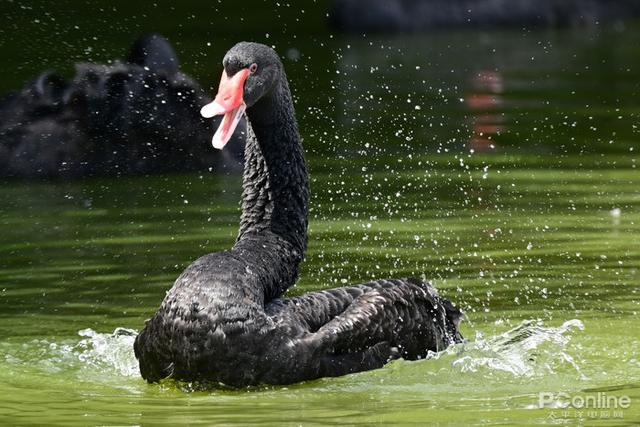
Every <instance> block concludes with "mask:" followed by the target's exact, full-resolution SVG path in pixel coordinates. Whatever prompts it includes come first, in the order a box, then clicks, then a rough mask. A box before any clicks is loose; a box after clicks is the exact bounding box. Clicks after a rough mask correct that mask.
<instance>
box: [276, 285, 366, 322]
mask: <svg viewBox="0 0 640 427" xmlns="http://www.w3.org/2000/svg"><path fill="white" fill-rule="evenodd" d="M368 290H369V288H368V287H367V285H360V286H349V287H344V288H335V289H329V290H326V291H317V292H309V293H306V294H304V295H301V296H297V297H293V298H286V299H279V298H278V299H275V300H273V301H272V302H270V303H269V304H267V306H266V307H265V310H266V312H267V314H268V315H270V316H272V317H274V318H276V319H278V320H281V321H286V322H291V323H296V324H300V325H302V326H306V327H307V328H308V330H309V331H310V332H316V331H317V330H318V329H320V328H321V327H322V326H324V325H325V324H327V323H328V322H330V321H331V320H332V319H333V318H335V317H336V316H338V315H339V314H340V313H342V312H344V311H345V310H346V309H347V307H349V305H350V304H351V303H352V302H353V301H354V300H355V299H356V298H358V297H359V296H361V295H363V294H364V293H366V292H367V291H368Z"/></svg>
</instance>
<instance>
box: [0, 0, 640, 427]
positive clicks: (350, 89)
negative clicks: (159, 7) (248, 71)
mask: <svg viewBox="0 0 640 427" xmlns="http://www.w3.org/2000/svg"><path fill="white" fill-rule="evenodd" d="M89 5H90V4H89ZM85 7H87V6H86V5H85ZM316 8H317V7H316ZM14 9H15V10H13V12H12V13H13V18H14V21H18V22H22V23H23V24H24V25H27V29H29V28H31V27H29V26H28V22H30V21H29V19H31V18H32V16H31V15H29V14H28V13H27V12H19V11H18V8H14ZM287 10H288V9H287ZM85 12H86V14H87V15H86V16H88V17H86V18H84V19H86V20H87V22H84V23H82V25H85V26H86V25H88V24H90V23H91V22H92V21H91V19H93V18H91V16H92V15H91V14H90V13H89V12H87V11H85ZM311 12H313V10H311ZM311 12H310V11H307V12H306V13H307V15H308V14H310V13H311ZM52 13H53V16H54V17H55V18H56V19H57V21H56V22H58V23H57V24H56V25H57V27H55V28H62V27H64V28H66V27H65V25H66V24H65V22H66V21H64V19H69V17H66V18H65V16H66V15H64V14H61V13H59V12H56V11H53V12H52ZM225 13H230V12H225ZM98 15H99V16H102V15H100V14H98V13H97V12H96V16H98ZM294 15H295V14H294ZM180 16H181V15H180ZM229 16H231V15H229ZM292 16H293V15H292ZM295 16H297V15H295ZM153 18H154V15H153V14H151V13H150V14H149V15H148V16H146V17H145V18H144V19H142V18H140V20H139V21H137V22H136V23H132V22H130V21H123V22H124V23H121V24H120V25H121V26H122V28H121V29H122V30H123V31H121V32H119V33H116V34H113V35H112V36H110V37H109V36H106V35H104V34H106V33H107V30H106V29H105V28H106V27H104V25H103V26H102V27H101V26H100V25H98V26H97V29H96V33H97V34H100V35H101V36H100V38H99V39H98V40H97V41H95V43H93V45H94V52H96V51H97V52H99V54H98V55H97V57H95V58H93V59H96V60H103V59H106V58H108V57H112V56H113V55H114V54H116V53H117V52H118V50H117V49H116V48H115V47H114V46H116V45H117V43H120V44H121V45H122V44H126V43H127V40H121V39H128V38H130V37H124V35H129V34H133V33H134V32H135V31H140V30H143V29H148V28H149V27H152V20H153ZM101 19H102V18H101ZM104 19H107V20H108V19H110V18H109V17H108V16H107V17H106V18H104ZM177 19H178V18H177ZM233 19H236V18H233V17H231V18H229V20H230V21H233ZM290 19H291V21H290V22H295V19H294V18H290ZM21 20H22V21H21ZM178 20H179V21H180V22H181V24H180V28H179V29H177V30H175V31H174V32H173V33H172V32H171V31H170V29H171V28H173V27H171V25H169V24H167V23H166V22H165V23H164V24H163V25H162V26H161V27H162V28H161V29H164V30H165V32H169V35H170V36H173V38H174V39H179V40H180V41H181V43H180V46H181V48H180V49H178V50H181V53H182V52H183V51H184V52H185V53H184V54H183V55H181V56H182V58H183V63H184V66H185V68H186V69H187V70H188V71H189V72H193V73H195V74H196V75H197V76H198V78H200V79H210V80H211V81H212V82H213V81H214V80H216V79H217V77H218V74H219V70H218V69H217V67H218V66H217V65H216V64H218V63H219V58H220V56H221V54H222V53H223V52H224V50H225V49H226V47H228V46H229V45H230V44H231V43H232V42H233V41H235V40H236V39H238V38H247V37H248V36H247V34H251V35H252V38H254V39H256V40H259V41H265V39H266V35H265V34H264V33H265V32H268V31H272V32H271V33H270V36H269V40H271V41H272V42H273V43H274V44H276V47H277V48H278V49H279V50H280V51H282V52H287V50H288V49H289V48H295V49H297V51H298V53H299V54H300V59H299V60H298V61H293V60H290V59H286V60H285V66H286V67H287V70H288V74H289V77H290V80H291V82H292V88H293V90H294V94H295V98H296V107H297V112H298V118H299V120H300V125H301V131H302V134H303V137H304V145H305V149H306V152H307V160H308V162H309V166H310V171H311V175H312V192H313V198H312V212H311V223H310V227H309V235H310V240H309V251H308V253H307V258H306V261H305V263H304V265H303V270H302V273H301V278H300V281H299V283H298V284H297V285H296V286H295V287H294V288H292V289H291V291H290V294H291V295H295V294H299V293H303V292H306V291H309V290H314V289H322V288H328V287H334V286H341V285H344V284H350V283H358V282H362V281H366V280H369V279H372V278H383V277H389V276H408V275H418V276H421V275H424V276H425V277H426V278H428V279H431V280H433V282H434V283H435V285H436V286H437V287H438V288H439V289H440V290H441V293H442V294H443V295H445V296H446V297H447V298H450V299H451V300H453V301H455V302H456V303H457V304H458V305H459V306H461V307H462V308H463V309H464V310H465V312H466V315H467V317H466V320H465V323H464V325H463V334H464V335H465V337H466V338H467V342H466V343H464V344H462V345H460V346H457V347H454V348H451V349H449V350H448V351H446V352H444V353H441V354H438V355H434V357H432V358H430V359H429V360H424V361H419V362H405V361H395V362H393V363H391V364H389V365H388V366H387V367H385V368H384V369H380V370H377V371H373V372H366V373H361V374H356V375H350V376H346V377H342V378H332V379H322V380H318V381H313V382H309V383H304V384H296V385H292V386H289V387H264V388H258V389H251V390H240V391H228V390H215V391H211V390H196V389H194V388H193V387H192V386H191V385H188V384H175V383H171V382H167V383H163V384H161V385H148V384H146V383H145V382H144V381H143V380H141V379H140V378H139V376H138V372H137V366H136V362H135V358H134V356H133V351H132V348H131V342H132V340H133V337H132V336H129V335H127V334H126V333H124V334H123V333H117V334H115V335H112V332H113V331H114V330H115V329H116V328H127V329H133V330H138V329H139V328H140V327H141V325H142V324H143V321H144V319H146V318H148V317H149V316H150V315H151V314H152V313H153V312H154V310H155V309H156V308H157V306H158V305H159V303H160V301H161V300H162V298H163V296H164V292H165V291H166V290H167V289H168V288H169V287H170V286H171V283H172V282H173V280H174V279H175V277H177V275H178V274H179V273H180V272H181V270H182V269H183V268H184V267H186V265H188V264H189V262H191V261H192V260H194V259H195V258H197V257H198V256H200V255H202V254H204V253H206V252H210V251H216V250H220V249H224V248H228V247H229V246H230V245H231V244H232V243H233V240H234V237H235V233H236V230H237V222H238V217H239V206H238V201H239V198H240V184H241V183H240V179H239V178H238V177H221V176H218V175H216V174H212V173H202V174H177V175H169V176H153V177H132V178H102V179H90V180H83V181H77V182H59V183H18V182H6V183H2V185H1V186H0V424H2V425H24V424H36V425H43V424H51V425H54V424H56V425H140V424H150V425H154V424H165V425H177V424H191V425H195V424H205V425H211V424H227V425H229V424H236V423H237V424H243V425H246V424H271V425H299V424H304V425H314V424H324V425H326V424H334V423H344V424H349V425H369V424H382V425H387V424H394V423H395V424H411V423H415V424H424V423H427V422H430V423H436V424H441V425H449V424H452V425H455V424H460V425H470V424H487V423H495V424H502V425H515V424H536V423H548V424H588V425H591V424H596V425H626V424H629V423H632V422H639V421H640V356H639V350H640V332H639V330H640V329H639V328H638V322H637V320H636V319H637V314H638V310H640V273H639V271H638V269H639V268H640V244H639V241H640V173H639V171H638V151H639V150H640V147H638V144H637V141H638V139H639V138H640V136H639V135H638V133H639V132H640V129H639V126H640V120H639V116H638V113H639V112H640V109H639V108H638V99H639V98H638V92H639V83H638V82H640V62H638V60H637V58H638V57H639V55H640V43H638V39H640V27H637V26H633V25H631V26H629V27H628V28H627V29H626V30H625V31H620V29H619V28H618V29H615V28H609V29H606V28H604V29H602V30H597V31H596V30H590V31H587V30H579V31H557V32H544V31H537V32H535V31H533V32H530V31H525V32H523V31H497V32H484V33H471V32H459V33H442V32H441V33H435V34H430V35H425V36H403V37H394V38H391V39H389V38H384V37H373V36H352V37H343V36H331V35H330V34H326V33H322V32H317V31H316V30H317V25H316V27H313V26H310V27H309V28H311V29H309V28H306V27H304V26H303V24H305V22H307V21H304V20H302V21H301V22H302V23H299V24H297V25H298V27H295V26H293V25H292V27H291V28H289V29H288V30H286V31H285V30H282V31H280V32H279V31H278V30H277V29H275V30H274V29H267V31H264V32H260V31H257V30H256V31H254V33H246V34H245V33H243V35H242V36H232V35H229V34H226V35H225V36H216V37H217V38H215V40H221V41H218V42H214V43H213V45H214V46H213V47H211V50H208V48H207V47H206V43H205V42H203V40H202V39H201V38H199V37H198V30H199V29H200V28H204V23H203V18H200V19H193V20H189V19H187V18H184V19H183V18H179V19H178ZM249 21H251V20H249ZM96 22H97V23H98V24H99V23H100V22H102V21H101V20H98V19H97V18H96ZM140 22H141V23H140ZM234 22H235V21H234ZM251 22H253V21H251ZM314 22H315V21H314ZM51 25H53V24H51ZM252 25H253V24H252ZM255 25H257V24H255ZM294 27H295V28H294ZM49 28H51V27H49ZM251 28H256V27H255V26H254V27H251ZM296 28H298V30H296ZM45 29H46V27H45ZM125 30H126V31H129V32H128V33H126V31H125ZM203 31H204V30H203ZM211 31H213V32H211ZM211 31H209V32H208V33H207V34H209V35H210V34H216V31H217V30H211ZM314 31H316V32H314ZM124 33H126V34H124ZM35 34H36V36H37V37H41V40H42V43H45V41H44V40H45V38H44V37H45V35H44V31H43V33H42V35H39V34H41V33H39V32H36V33H35ZM5 35H7V39H6V40H8V41H7V42H6V45H7V48H8V52H9V56H8V60H9V61H13V62H14V63H16V64H18V63H20V64H21V65H20V66H16V68H13V69H11V68H3V70H2V75H3V76H4V77H5V79H4V80H3V82H2V85H3V87H5V86H6V88H10V87H17V86H19V85H20V84H21V82H22V81H23V80H24V79H25V78H26V77H27V76H28V75H29V73H28V71H29V70H31V73H35V72H37V71H38V70H40V69H41V68H43V66H42V64H39V63H38V62H37V59H36V58H37V53H38V52H39V51H38V49H36V48H37V44H38V43H36V42H34V41H33V40H31V41H27V38H26V37H22V38H19V37H18V36H16V35H15V34H12V35H10V36H9V35H8V34H5ZM293 35H295V36H296V37H292V36H293ZM50 36H51V35H50ZM51 37H54V41H55V37H67V38H69V36H68V35H66V36H65V35H64V34H63V35H62V36H60V35H53V36H51ZM35 40H39V39H37V38H36V39H35ZM47 40H49V39H47ZM212 40H214V39H212ZM46 43H50V44H52V45H53V44H54V42H53V41H48V42H46ZM45 45H46V44H45ZM100 46H101V47H100ZM27 47H28V49H27ZM83 48H84V47H83V43H82V42H77V43H75V44H73V43H72V44H71V45H70V47H69V46H67V47H57V48H56V49H58V50H56V49H53V50H51V49H45V51H44V53H42V55H44V58H45V59H44V61H45V62H46V58H50V57H54V56H56V55H57V56H60V55H61V54H63V53H64V54H66V55H67V56H68V57H69V58H73V59H79V58H78V57H79V56H82V55H81V52H82V49H83ZM65 49H66V50H65ZM11 52H13V53H11ZM16 52H20V53H19V54H18V53H16ZM114 52H115V53H114ZM290 54H291V56H292V57H295V56H296V55H295V52H290ZM21 58H22V62H21ZM24 58H27V59H28V60H26V61H25V60H24ZM61 67H62V66H61ZM212 70H213V71H212ZM487 70H490V71H498V72H499V77H498V79H499V81H500V86H502V88H501V89H495V88H494V89H491V90H488V89H487V88H486V85H485V86H482V83H480V84H479V83H477V79H474V76H476V75H477V74H478V73H479V72H482V71H487ZM204 81H208V80H204ZM474 82H475V83H474ZM478 85H479V86H478ZM487 92H490V94H491V95H492V96H495V97H497V98H499V100H498V103H497V104H496V105H494V106H489V107H486V108H480V109H474V108H473V107H470V106H469V102H468V99H470V98H471V97H472V96H473V94H483V93H485V94H486V93H487ZM416 107H417V108H416ZM487 115H489V116H490V117H489V118H488V119H487V118H486V117H485V118H483V117H482V116H487ZM487 120H488V121H489V122H499V124H500V127H502V130H501V132H499V134H491V135H489V137H490V140H491V141H490V142H491V143H493V145H494V147H493V148H491V147H488V146H487V145H486V144H485V145H483V144H482V143H481V144H476V145H474V144H471V143H470V142H469V140H470V137H471V135H473V134H474V133H476V134H477V130H474V123H478V122H483V121H484V122H486V121H487ZM481 136H486V135H481ZM485 142H486V141H485ZM540 393H553V394H554V396H553V397H552V398H551V399H549V400H548V401H545V406H544V407H542V408H541V407H540V405H539V403H540ZM558 393H564V394H558ZM603 394H604V395H606V396H609V397H614V398H622V397H628V398H629V399H630V406H629V407H628V408H623V409H619V410H616V409H614V408H613V407H612V406H610V407H609V408H603V407H602V405H601V407H600V408H597V409H593V408H588V409H584V410H579V409H576V408H571V407H570V408H566V409H563V408H562V406H564V405H565V404H566V403H567V402H569V401H570V400H571V399H574V400H575V398H576V397H578V398H587V397H589V396H591V397H592V398H594V397H597V396H599V395H600V396H601V395H603Z"/></svg>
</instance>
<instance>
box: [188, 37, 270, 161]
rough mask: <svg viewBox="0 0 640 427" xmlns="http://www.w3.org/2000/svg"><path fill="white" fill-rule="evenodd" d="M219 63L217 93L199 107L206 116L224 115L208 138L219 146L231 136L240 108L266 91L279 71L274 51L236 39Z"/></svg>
mask: <svg viewBox="0 0 640 427" xmlns="http://www.w3.org/2000/svg"><path fill="white" fill-rule="evenodd" d="M222 66H223V67H224V69H223V70H222V79H221V80H220V86H219V87H218V94H217V95H216V98H215V99H214V100H213V102H211V103H209V104H207V105H205V106H204V107H202V109H201V110H200V114H202V116H203V117H206V118H210V117H213V116H217V115H224V118H223V119H222V122H221V123H220V126H219V127H218V130H217V131H216V133H215V135H213V140H212V141H211V142H212V144H213V146H214V147H215V148H219V149H222V147H224V145H225V144H226V143H227V142H228V141H229V139H230V138H231V135H232V134H233V131H234V130H235V128H236V126H237V125H238V122H239V121H240V118H241V117H242V114H243V113H244V111H245V110H246V109H247V108H250V107H251V106H252V105H254V104H255V103H256V102H257V101H258V100H259V99H260V98H262V97H264V96H265V95H268V94H269V93H270V92H271V91H272V90H273V88H274V87H275V86H276V83H277V82H278V80H280V77H281V75H282V62H280V58H278V54H277V53H276V52H275V51H274V50H273V49H271V48H270V47H269V46H265V45H263V44H259V43H248V42H241V43H238V44H237V45H235V46H234V47H232V48H231V50H229V52H227V54H226V55H225V56H224V59H223V60H222Z"/></svg>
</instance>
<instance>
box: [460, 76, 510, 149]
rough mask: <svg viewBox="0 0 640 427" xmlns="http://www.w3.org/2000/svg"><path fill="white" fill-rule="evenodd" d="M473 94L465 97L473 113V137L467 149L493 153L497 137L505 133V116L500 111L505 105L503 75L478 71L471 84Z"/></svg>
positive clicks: (470, 138)
mask: <svg viewBox="0 0 640 427" xmlns="http://www.w3.org/2000/svg"><path fill="white" fill-rule="evenodd" d="M471 89H472V92H470V93H468V94H467V95H465V98H464V100H465V103H466V104H467V107H468V108H469V110H470V111H471V122H472V126H471V136H470V137H469V142H468V143H467V147H468V149H469V150H470V151H471V152H480V151H491V150H494V149H495V148H496V144H497V143H496V142H495V141H494V140H493V137H494V136H495V135H499V134H500V132H502V131H504V129H505V126H504V121H505V116H504V114H503V113H501V112H500V111H499V110H498V109H499V108H500V107H501V106H502V105H503V99H502V96H501V94H502V91H503V81H502V74H501V73H500V72H496V71H478V72H477V73H476V74H475V75H474V76H473V79H472V82H471Z"/></svg>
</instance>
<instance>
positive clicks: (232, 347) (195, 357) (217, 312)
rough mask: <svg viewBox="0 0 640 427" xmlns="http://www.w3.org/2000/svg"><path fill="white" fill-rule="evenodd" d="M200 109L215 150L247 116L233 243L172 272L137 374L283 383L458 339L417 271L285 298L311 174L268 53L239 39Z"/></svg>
mask: <svg viewBox="0 0 640 427" xmlns="http://www.w3.org/2000/svg"><path fill="white" fill-rule="evenodd" d="M223 66H224V71H223V74H222V80H221V82H220V87H219V91H218V95H217V96H216V98H215V100H214V101H213V102H212V103H211V104H208V105H207V106H205V107H203V109H202V111H201V112H202V114H203V116H205V117H212V116H214V115H223V120H222V123H221V125H220V127H219V128H218V130H217V132H216V133H215V135H214V137H213V145H214V146H216V147H218V148H221V147H222V146H224V145H225V144H226V142H227V141H228V140H229V137H230V135H231V133H232V132H233V129H234V126H235V124H236V123H237V122H238V120H239V118H240V117H241V116H242V115H243V114H244V112H245V109H246V116H247V118H248V125H247V128H248V138H247V143H246V146H245V167H244V177H243V178H244V179H243V195H242V217H241V221H240V231H239V234H238V238H237V241H236V243H235V245H234V246H233V247H232V248H231V249H230V250H228V251H224V252H217V253H211V254H208V255H205V256H203V257H201V258H199V259H198V260H196V261H195V262H194V263H193V264H191V265H190V266H189V267H187V269H186V270H185V271H184V272H183V273H182V274H181V275H180V277H178V279H177V280H176V282H175V284H174V285H173V287H172V288H171V290H170V291H169V292H168V293H167V295H166V297H165V298H164V301H163V302H162V304H161V305H160V308H159V309H158V311H157V312H156V313H155V315H154V316H153V317H152V318H151V319H149V320H148V321H147V322H146V324H145V327H144V328H143V330H142V331H141V332H140V334H139V335H138V336H137V338H136V340H135V344H134V349H135V354H136V357H137V358H138V359H139V363H140V372H141V374H142V377H143V378H145V379H146V380H147V381H149V382H156V381H159V380H160V379H162V378H166V377H170V378H174V379H177V380H184V381H206V382H213V383H222V384H225V385H227V386H233V387H242V386H247V385H257V384H289V383H295V382H299V381H303V380H310V379H315V378H319V377H324V376H338V375H344V374H348V373H352V372H359V371H364V370H369V369H374V368H380V367H382V366H383V365H384V364H385V363H387V362H388V361H390V360H392V359H395V358H398V357H403V358H405V359H418V358H421V357H424V356H426V355H427V352H429V351H438V350H442V349H444V348H446V347H447V346H449V345H450V344H452V343H455V342H459V341H460V340H461V336H460V333H459V331H458V324H459V320H460V316H461V312H460V311H459V310H458V309H457V308H455V307H454V306H453V305H452V304H451V303H450V302H449V301H447V300H445V299H443V298H441V297H439V296H438V294H437V292H436V290H435V289H434V288H433V287H432V286H431V285H430V284H429V283H426V282H424V281H421V280H418V279H411V278H409V279H388V280H376V281H372V282H369V283H365V284H361V285H357V286H350V287H343V288H337V289H330V290H325V291H318V292H310V293H307V294H304V295H301V296H297V297H293V298H282V295H283V294H284V292H285V291H286V290H287V288H288V287H289V286H290V285H292V284H293V283H294V282H295V280H296V278H297V275H298V265H299V264H300V262H301V261H302V259H303V255H304V252H305V249H306V246H307V214H308V205H309V182H308V175H307V169H306V166H305V161H304V156H303V150H302V146H301V143H300V137H299V134H298V126H297V122H296V119H295V115H294V109H293V103H292V99H291V93H290V91H289V85H288V82H287V78H286V76H285V73H284V70H283V66H282V63H281V61H280V59H279V58H278V55H277V54H276V52H275V51H274V50H273V49H271V48H269V47H267V46H264V45H261V44H256V43H246V42H243V43H239V44H237V45H235V46H234V47H233V48H232V49H231V50H229V52H228V53H227V54H226V55H225V57H224V60H223Z"/></svg>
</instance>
